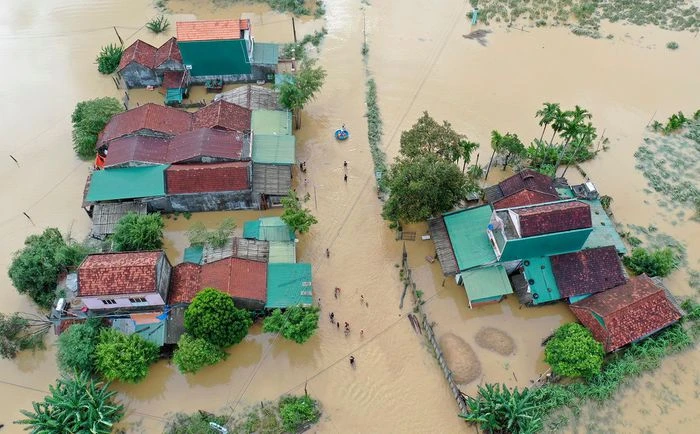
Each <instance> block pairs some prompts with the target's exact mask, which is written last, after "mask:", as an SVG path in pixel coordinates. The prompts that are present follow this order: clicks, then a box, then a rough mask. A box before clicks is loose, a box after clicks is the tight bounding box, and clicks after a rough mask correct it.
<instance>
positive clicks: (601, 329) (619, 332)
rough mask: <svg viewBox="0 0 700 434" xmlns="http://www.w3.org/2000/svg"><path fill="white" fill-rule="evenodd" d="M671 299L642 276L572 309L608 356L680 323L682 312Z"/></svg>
mask: <svg viewBox="0 0 700 434" xmlns="http://www.w3.org/2000/svg"><path fill="white" fill-rule="evenodd" d="M672 297H673V296H672V295H671V294H670V293H668V291H666V290H665V289H664V288H662V287H660V286H658V285H657V284H656V283H654V281H652V280H651V279H650V278H649V277H647V276H646V275H641V276H637V277H635V278H633V279H631V280H630V281H629V282H627V283H626V284H624V285H621V286H618V287H616V288H613V289H610V290H608V291H604V292H600V293H598V294H594V295H592V296H590V297H588V298H586V299H584V300H581V301H579V302H577V303H574V304H571V305H570V306H569V308H570V309H571V311H572V312H573V314H574V315H576V317H577V318H578V319H579V321H581V322H582V323H583V324H584V325H585V326H586V327H588V328H589V329H590V330H591V332H592V333H593V337H595V338H596V340H598V341H599V342H600V343H602V344H603V346H604V347H605V350H606V351H608V352H609V351H614V350H616V349H618V348H620V347H623V346H625V345H627V344H629V343H632V342H635V341H638V340H640V339H642V338H644V337H646V336H648V335H650V334H652V333H654V332H656V331H658V330H661V329H662V328H664V327H667V326H669V325H671V324H673V323H675V322H676V321H678V320H679V319H680V318H681V312H680V311H679V309H678V308H677V307H676V306H675V300H672ZM594 314H595V315H594ZM596 316H597V318H596ZM598 318H600V321H602V322H603V324H602V325H601V323H600V321H599V320H598Z"/></svg>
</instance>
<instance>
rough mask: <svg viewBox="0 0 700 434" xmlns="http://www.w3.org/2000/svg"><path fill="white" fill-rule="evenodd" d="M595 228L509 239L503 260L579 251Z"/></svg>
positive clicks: (503, 250)
mask: <svg viewBox="0 0 700 434" xmlns="http://www.w3.org/2000/svg"><path fill="white" fill-rule="evenodd" d="M592 230H593V229H591V228H586V229H576V230H573V231H566V232H555V233H553V234H544V235H535V236H532V237H527V238H520V239H517V238H516V239H511V240H508V242H507V243H506V245H505V247H503V249H502V254H501V261H502V262H506V261H516V260H519V259H523V258H529V257H533V256H550V255H561V254H564V253H572V252H577V251H579V250H581V249H582V248H583V244H584V243H585V242H586V239H587V238H588V236H589V235H590V233H591V231H592Z"/></svg>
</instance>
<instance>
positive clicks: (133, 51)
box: [117, 39, 158, 71]
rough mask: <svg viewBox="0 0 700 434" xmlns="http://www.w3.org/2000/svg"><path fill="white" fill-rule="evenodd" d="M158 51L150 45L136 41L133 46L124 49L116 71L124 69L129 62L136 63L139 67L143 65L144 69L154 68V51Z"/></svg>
mask: <svg viewBox="0 0 700 434" xmlns="http://www.w3.org/2000/svg"><path fill="white" fill-rule="evenodd" d="M157 50H158V49H157V48H156V47H154V46H153V45H151V44H147V43H145V42H143V41H142V40H140V39H137V40H136V41H135V42H134V43H133V44H131V45H129V46H128V47H126V50H124V53H122V58H121V60H120V61H119V67H118V68H117V71H121V70H122V69H124V68H126V66H127V65H129V64H130V63H131V62H136V63H138V64H139V65H143V66H145V67H146V68H153V67H154V66H155V63H154V62H155V58H156V51H157Z"/></svg>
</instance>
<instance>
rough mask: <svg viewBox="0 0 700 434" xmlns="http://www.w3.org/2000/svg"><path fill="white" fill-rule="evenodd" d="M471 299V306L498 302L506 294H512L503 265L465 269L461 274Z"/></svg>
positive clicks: (468, 296)
mask: <svg viewBox="0 0 700 434" xmlns="http://www.w3.org/2000/svg"><path fill="white" fill-rule="evenodd" d="M459 280H460V283H462V284H463V285H464V289H465V291H466V292H467V298H468V299H469V307H470V308H473V307H474V306H475V305H479V304H485V303H497V302H499V301H501V299H503V297H504V296H505V295H506V294H511V293H512V292H513V288H512V287H511V286H510V281H509V280H508V274H507V273H506V270H505V268H504V267H503V266H502V265H493V266H488V267H482V268H475V269H472V270H467V271H463V272H462V273H461V274H460V275H459Z"/></svg>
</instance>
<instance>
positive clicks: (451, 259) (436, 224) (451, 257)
mask: <svg viewBox="0 0 700 434" xmlns="http://www.w3.org/2000/svg"><path fill="white" fill-rule="evenodd" d="M428 230H429V232H430V239H431V240H433V243H435V251H436V253H437V257H438V261H440V267H441V268H442V274H443V275H445V276H454V275H455V274H457V273H459V268H457V259H455V254H454V252H453V251H452V242H450V236H449V235H448V234H447V227H446V226H445V220H443V218H442V216H439V217H435V218H432V219H430V220H428Z"/></svg>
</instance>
